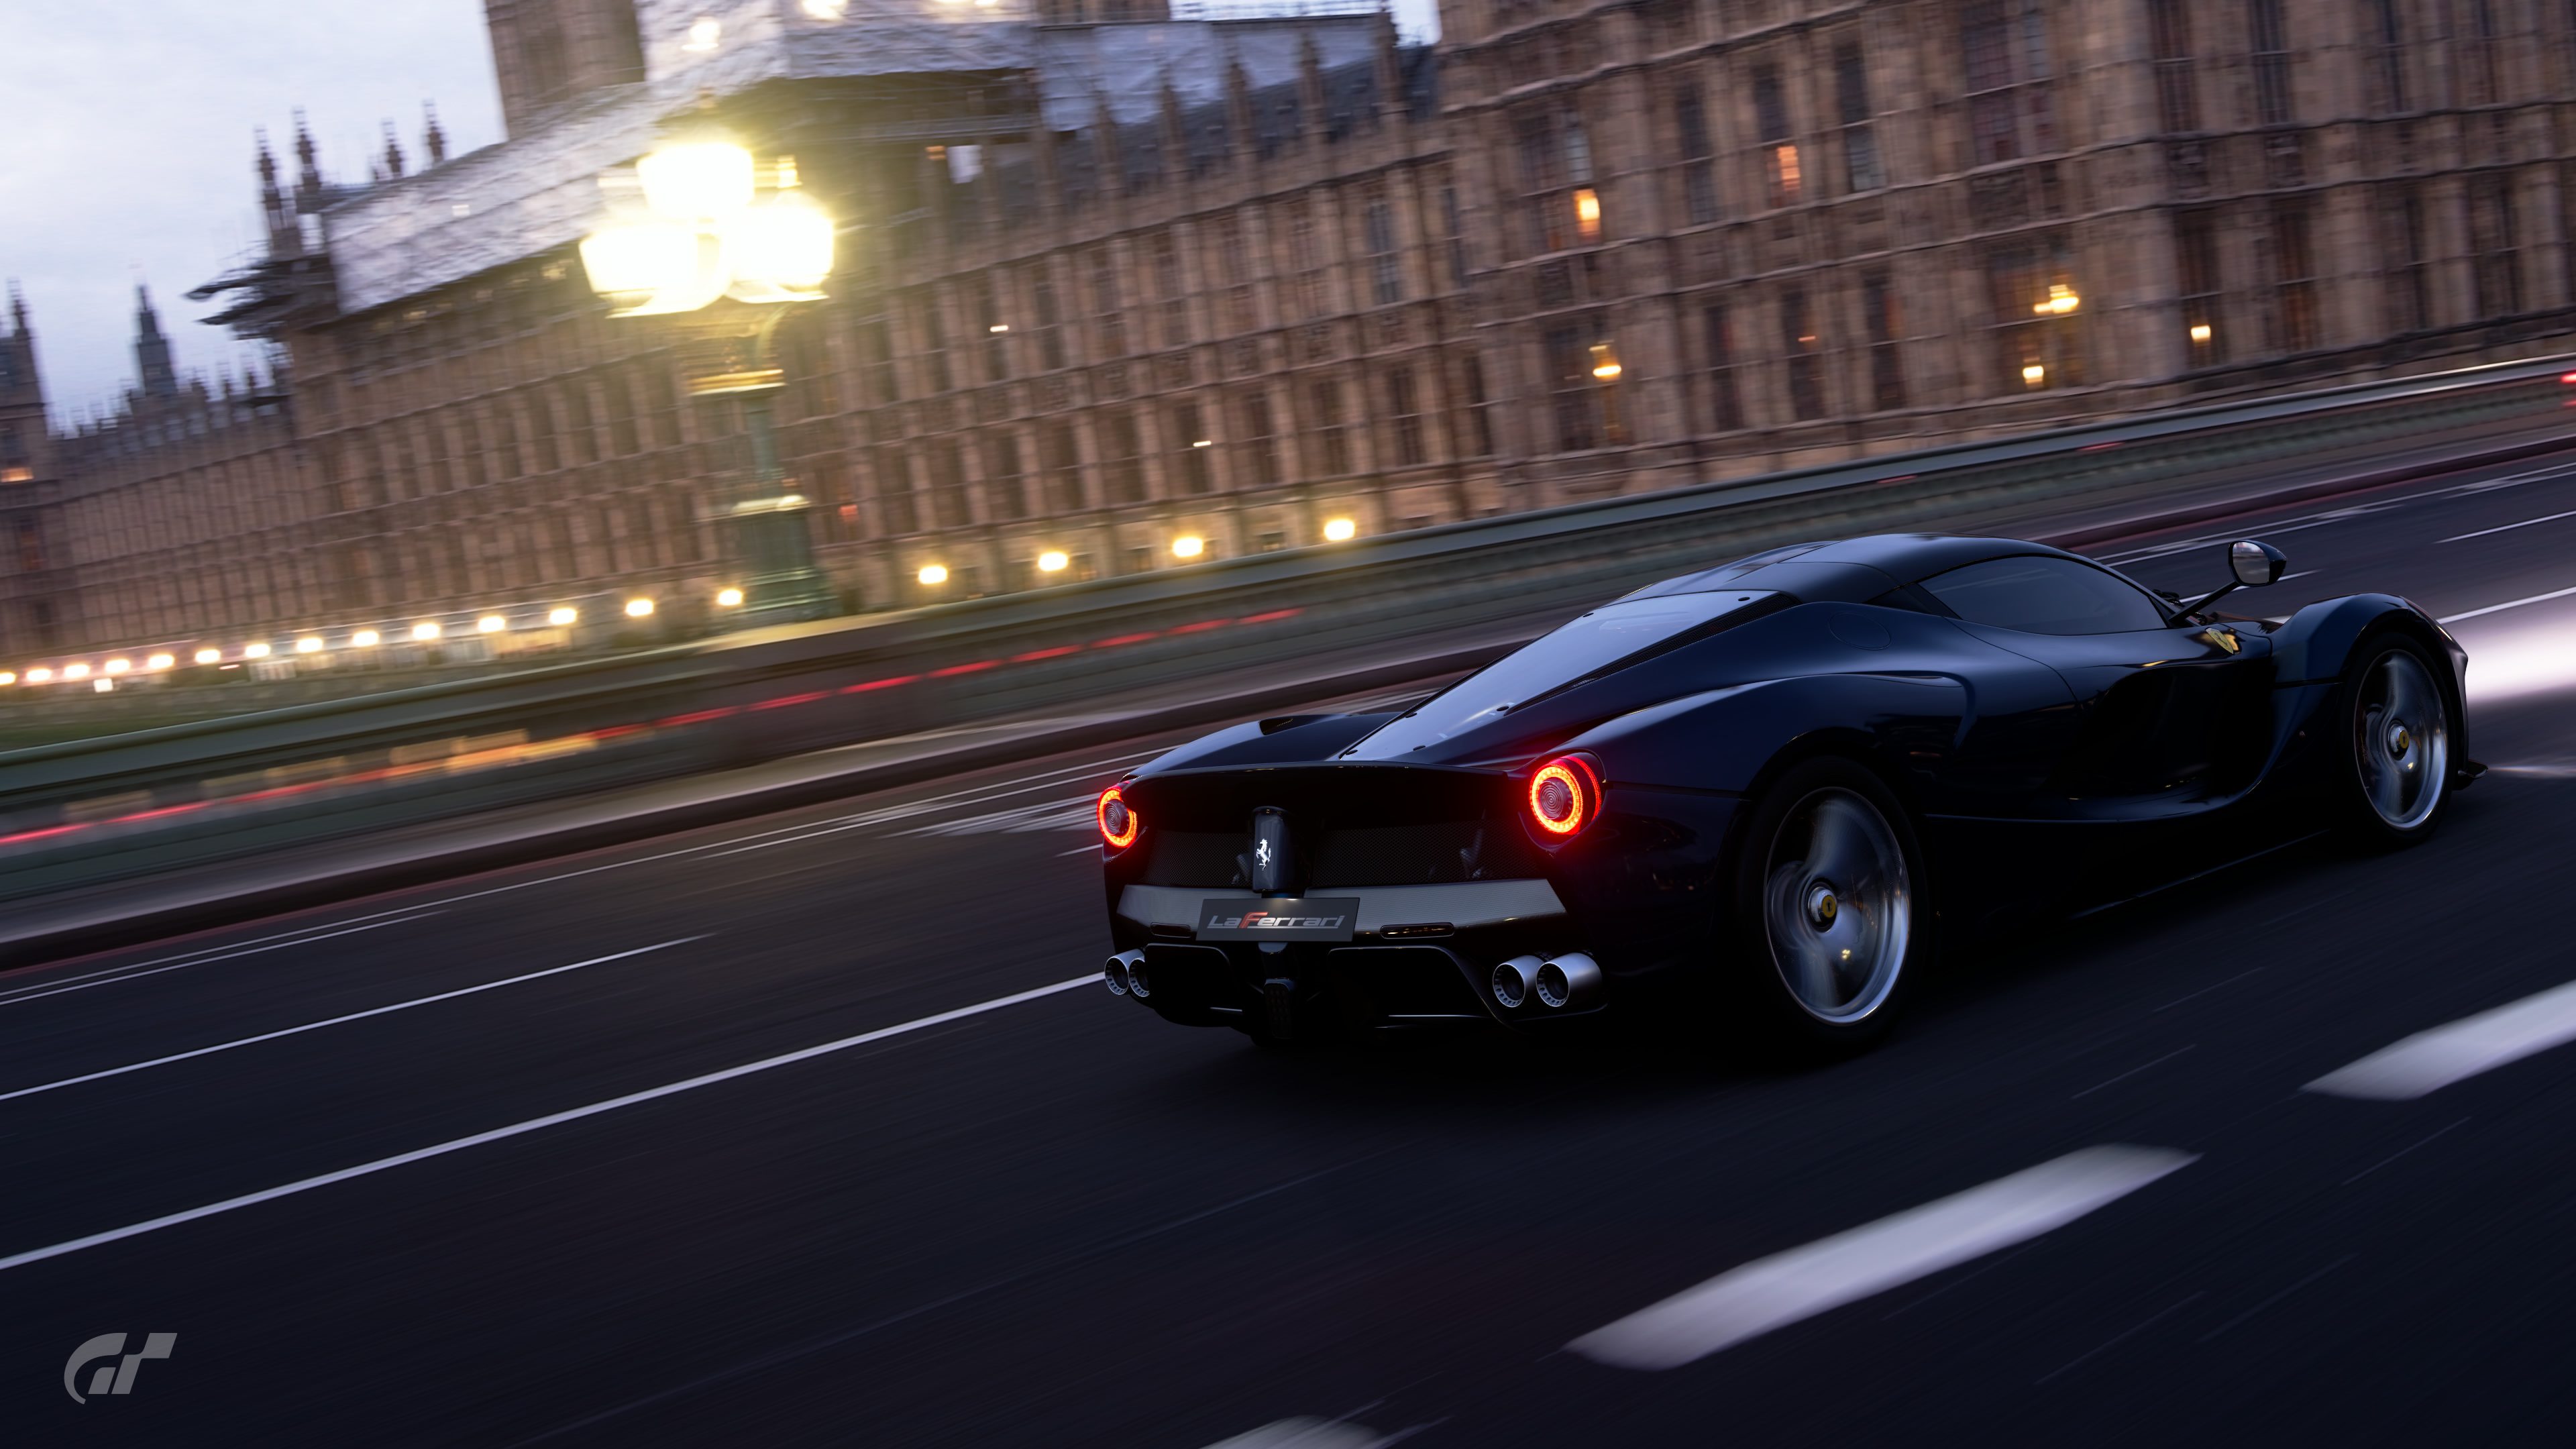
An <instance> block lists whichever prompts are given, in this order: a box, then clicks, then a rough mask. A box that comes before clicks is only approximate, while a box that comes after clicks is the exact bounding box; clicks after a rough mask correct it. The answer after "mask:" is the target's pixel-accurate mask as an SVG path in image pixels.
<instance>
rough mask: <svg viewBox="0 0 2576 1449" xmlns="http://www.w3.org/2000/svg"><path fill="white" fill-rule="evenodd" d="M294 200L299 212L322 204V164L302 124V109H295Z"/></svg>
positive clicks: (307, 131)
mask: <svg viewBox="0 0 2576 1449" xmlns="http://www.w3.org/2000/svg"><path fill="white" fill-rule="evenodd" d="M295 200H296V208H297V209H298V210H300V211H311V210H315V209H317V208H319V207H320V206H321V204H322V164H321V162H320V161H319V160H318V159H316V153H315V151H314V149H313V132H312V130H311V128H309V127H307V126H306V125H305V124H304V108H303V107H302V106H297V107H296V108H295Z"/></svg>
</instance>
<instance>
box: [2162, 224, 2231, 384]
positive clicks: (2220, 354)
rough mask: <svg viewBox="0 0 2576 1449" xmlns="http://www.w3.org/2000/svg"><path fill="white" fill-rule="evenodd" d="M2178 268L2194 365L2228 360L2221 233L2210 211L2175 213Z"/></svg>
mask: <svg viewBox="0 0 2576 1449" xmlns="http://www.w3.org/2000/svg"><path fill="white" fill-rule="evenodd" d="M2174 272H2175V276H2176V278H2177V280H2178V281H2179V283H2180V285H2181V288H2182V326H2183V339H2184V341H2185V342H2186V343H2187V344H2188V346H2189V348H2190V361H2189V363H2188V364H2187V365H2188V366H2191V367H2208V366H2210V365H2212V364H2214V363H2219V362H2224V361H2226V360H2227V338H2226V336H2225V334H2223V333H2222V332H2220V331H2219V326H2218V310H2219V308H2218V301H2219V294H2220V292H2221V290H2222V288H2221V286H2220V283H2219V275H2218V234H2217V227H2216V226H2215V224H2214V223H2213V221H2212V218H2211V216H2210V213H2208V212H2206V211H2183V212H2176V213H2175V214H2174Z"/></svg>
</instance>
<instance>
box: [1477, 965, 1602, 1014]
mask: <svg viewBox="0 0 2576 1449" xmlns="http://www.w3.org/2000/svg"><path fill="white" fill-rule="evenodd" d="M1492 980H1493V991H1494V1001H1495V1003H1496V1004H1497V1005H1499V1006H1501V1007H1502V1008H1503V1009H1504V1010H1505V1011H1514V1010H1518V1009H1519V1008H1520V1006H1521V1004H1522V1003H1524V1002H1526V1001H1528V1000H1529V999H1530V998H1531V997H1533V996H1535V997H1537V998H1538V1003H1539V1005H1541V1006H1544V1007H1546V1008H1547V1009H1548V1010H1550V1011H1561V1010H1563V1009H1565V1008H1566V1007H1569V1006H1570V1007H1573V1008H1574V1009H1576V1010H1578V1011H1580V1010H1584V1009H1586V1008H1588V1007H1591V1006H1593V1005H1595V1004H1596V1003H1598V1002H1599V1001H1600V1000H1601V964H1600V963H1599V962H1597V961H1595V960H1593V959H1592V958H1591V957H1590V956H1588V955H1586V954H1584V953H1583V952H1581V951H1568V952H1566V953H1565V954H1564V955H1562V956H1551V957H1548V958H1547V959H1545V960H1541V959H1540V958H1538V957H1536V956H1514V957H1513V958H1512V959H1510V960H1508V961H1505V962H1503V963H1502V964H1500V965H1498V966H1496V967H1495V968H1494V974H1493V978H1492Z"/></svg>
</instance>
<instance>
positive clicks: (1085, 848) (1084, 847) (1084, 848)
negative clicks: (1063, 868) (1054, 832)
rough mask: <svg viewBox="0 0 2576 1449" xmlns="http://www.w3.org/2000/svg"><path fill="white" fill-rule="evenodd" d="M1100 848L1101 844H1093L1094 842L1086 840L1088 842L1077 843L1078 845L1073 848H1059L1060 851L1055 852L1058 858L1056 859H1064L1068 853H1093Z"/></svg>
mask: <svg viewBox="0 0 2576 1449" xmlns="http://www.w3.org/2000/svg"><path fill="white" fill-rule="evenodd" d="M1099 849H1100V847H1099V846H1097V845H1093V844H1090V843H1088V842H1086V843H1084V844H1081V845H1077V846H1075V847H1074V848H1073V849H1071V850H1059V851H1057V852H1056V853H1055V858H1056V859H1058V860H1062V859H1064V858H1065V857H1066V856H1068V855H1089V854H1092V853H1094V852H1096V851H1098V850H1099Z"/></svg>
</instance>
